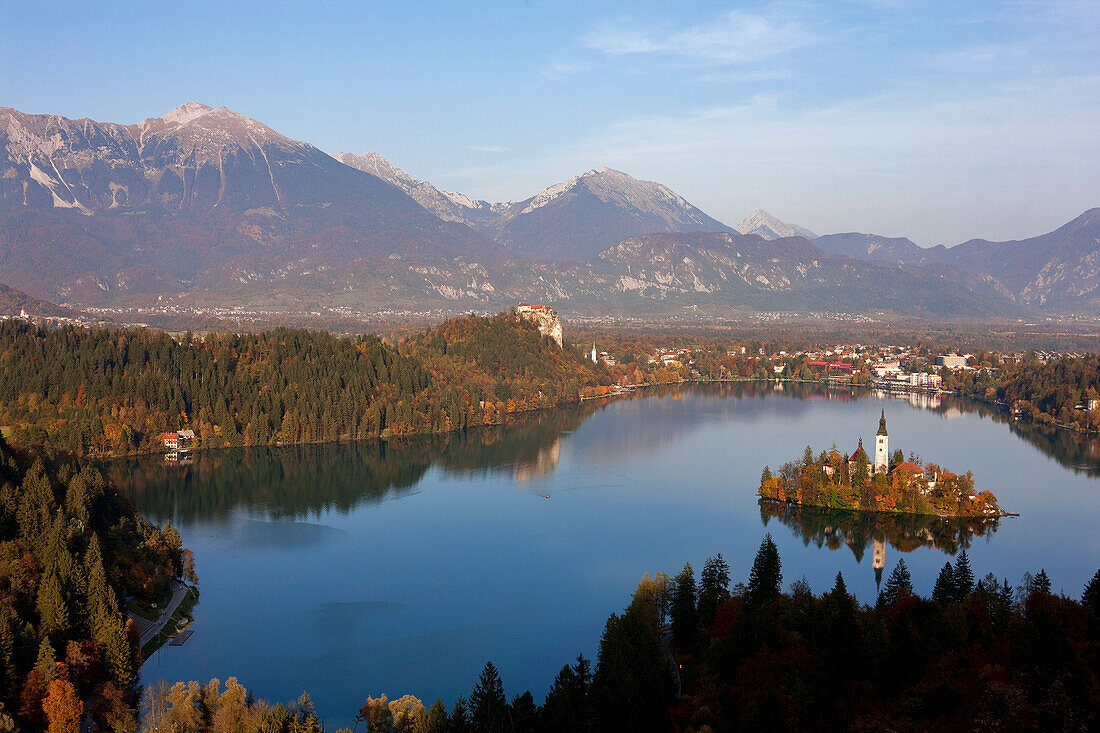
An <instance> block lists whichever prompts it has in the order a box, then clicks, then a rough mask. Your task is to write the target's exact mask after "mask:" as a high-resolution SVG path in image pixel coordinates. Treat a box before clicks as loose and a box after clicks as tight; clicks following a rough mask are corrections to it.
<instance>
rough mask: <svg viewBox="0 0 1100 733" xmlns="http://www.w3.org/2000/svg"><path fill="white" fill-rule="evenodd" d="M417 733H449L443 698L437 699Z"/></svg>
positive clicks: (418, 727)
mask: <svg viewBox="0 0 1100 733" xmlns="http://www.w3.org/2000/svg"><path fill="white" fill-rule="evenodd" d="M416 733H447V708H446V707H445V706H444V705H443V700H442V699H441V698H439V697H436V698H435V702H433V703H432V706H431V707H430V708H428V712H427V713H426V714H425V715H424V719H423V721H421V723H420V725H418V726H417V729H416Z"/></svg>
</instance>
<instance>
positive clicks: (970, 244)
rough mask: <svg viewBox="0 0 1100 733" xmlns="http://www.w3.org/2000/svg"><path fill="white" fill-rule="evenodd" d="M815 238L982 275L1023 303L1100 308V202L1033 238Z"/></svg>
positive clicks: (844, 250)
mask: <svg viewBox="0 0 1100 733" xmlns="http://www.w3.org/2000/svg"><path fill="white" fill-rule="evenodd" d="M814 243H815V244H816V245H817V246H819V247H821V249H823V250H825V251H826V252H830V253H833V254H838V255H844V256H848V257H852V258H855V259H859V260H863V261H865V262H892V263H895V264H900V265H902V266H904V267H906V268H907V269H909V270H911V271H914V272H919V273H921V274H924V275H930V276H936V277H941V278H948V279H954V280H957V281H960V282H961V281H967V282H974V281H976V280H977V281H982V282H984V283H985V285H986V286H987V287H989V288H991V289H994V290H996V291H998V292H1000V293H1002V294H1003V295H1005V296H1007V297H1009V298H1011V299H1012V300H1014V301H1016V302H1017V303H1019V304H1021V305H1026V306H1033V307H1039V308H1047V309H1056V310H1084V311H1088V312H1097V310H1098V309H1100V208H1094V209H1089V210H1088V211H1086V212H1084V213H1083V214H1081V215H1080V216H1078V217H1077V218H1075V219H1074V220H1073V221H1071V222H1069V223H1067V224H1065V225H1064V226H1061V227H1059V228H1058V229H1056V230H1054V231H1053V232H1049V233H1048V234H1043V235H1040V236H1038V237H1031V238H1030V239H1022V240H1013V241H1008V242H990V241H988V240H985V239H972V240H970V241H967V242H963V243H962V244H959V245H956V246H954V247H943V246H942V245H941V246H937V247H930V248H927V249H926V248H923V247H918V246H917V245H916V244H914V243H913V242H912V241H910V240H909V239H905V238H894V239H892V238H889V237H880V236H877V235H874V234H859V233H854V232H853V233H848V234H828V235H825V236H822V237H818V238H817V239H816V240H814Z"/></svg>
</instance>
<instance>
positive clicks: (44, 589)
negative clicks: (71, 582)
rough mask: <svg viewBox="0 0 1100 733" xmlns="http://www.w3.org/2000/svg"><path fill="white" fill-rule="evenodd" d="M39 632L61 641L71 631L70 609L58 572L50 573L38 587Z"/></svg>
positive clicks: (51, 639)
mask: <svg viewBox="0 0 1100 733" xmlns="http://www.w3.org/2000/svg"><path fill="white" fill-rule="evenodd" d="M38 618H39V633H40V634H41V635H42V636H43V637H46V638H49V639H50V641H51V642H53V643H55V644H56V643H60V642H61V640H62V639H63V638H65V636H66V635H67V633H68V631H69V609H68V608H67V607H66V605H65V597H64V595H63V594H62V592H61V581H60V579H58V577H57V573H50V574H48V575H47V576H46V579H45V581H43V583H42V585H40V586H39V588H38Z"/></svg>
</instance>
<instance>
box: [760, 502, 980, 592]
mask: <svg viewBox="0 0 1100 733" xmlns="http://www.w3.org/2000/svg"><path fill="white" fill-rule="evenodd" d="M773 518H774V519H778V520H779V521H780V522H781V523H782V524H784V525H786V526H787V527H790V528H791V529H792V530H794V532H795V534H797V535H799V536H801V537H802V542H803V543H804V544H806V545H809V544H811V543H812V544H814V545H816V546H817V547H819V548H821V547H827V548H829V549H830V550H838V549H840V548H841V547H845V546H846V547H848V549H850V550H851V551H852V554H853V555H855V558H856V562H863V555H864V553H865V552H866V551H867V547H868V546H869V545H870V546H871V548H872V559H871V565H872V567H873V568H874V570H875V577H876V579H878V578H880V576H881V572H882V568H883V566H884V565H885V562H886V545H887V544H889V545H890V546H891V547H893V548H894V549H896V550H899V551H901V552H912V551H913V550H916V549H917V548H920V547H931V548H935V549H937V550H942V551H943V552H945V553H948V554H951V555H954V554H955V553H956V552H958V551H959V550H960V549H965V548H967V547H970V542H971V539H972V538H973V537H975V536H977V537H982V536H984V535H986V534H993V533H994V532H996V531H997V527H998V526H999V520H998V519H996V518H992V519H985V518H969V517H967V518H964V517H932V516H926V515H918V514H891V513H886V512H843V511H835V510H831V509H822V508H819V507H800V506H796V505H794V504H787V503H785V502H778V501H769V500H766V499H761V500H760V519H761V520H762V521H763V522H764V525H765V526H767V524H768V522H769V521H771V520H772V519H773Z"/></svg>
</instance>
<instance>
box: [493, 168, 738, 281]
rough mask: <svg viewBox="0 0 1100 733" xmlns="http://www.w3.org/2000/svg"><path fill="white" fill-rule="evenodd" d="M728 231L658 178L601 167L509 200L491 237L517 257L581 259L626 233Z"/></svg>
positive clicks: (619, 239) (621, 237)
mask: <svg viewBox="0 0 1100 733" xmlns="http://www.w3.org/2000/svg"><path fill="white" fill-rule="evenodd" d="M728 230H729V228H728V227H727V226H726V225H725V224H723V223H722V222H720V221H717V220H715V219H712V218H711V217H709V216H707V215H706V214H705V213H703V212H702V211H700V210H699V209H697V208H696V207H694V206H692V205H691V204H690V203H688V202H687V201H686V200H685V199H684V198H683V197H682V196H680V195H678V194H676V193H674V192H672V191H671V190H669V189H668V188H666V187H665V186H662V185H661V184H659V183H654V182H652V181H640V180H638V179H636V178H632V177H631V176H628V175H627V174H626V173H622V172H620V171H616V170H612V169H610V168H601V169H600V170H598V171H596V170H591V171H588V172H587V173H584V174H582V175H579V176H575V177H573V178H570V179H569V180H568V181H564V182H562V183H558V184H555V185H553V186H550V187H549V188H545V189H543V190H542V191H540V192H539V193H538V194H536V195H535V196H532V197H531V198H529V199H526V200H525V201H519V202H517V203H515V204H512V205H511V206H509V207H508V208H507V209H505V210H504V211H503V212H502V213H501V216H500V221H499V222H498V223H497V235H496V238H497V241H499V242H500V243H501V244H502V245H504V246H505V247H506V248H507V249H508V250H509V251H510V252H511V253H513V254H514V255H516V256H517V257H524V258H527V259H537V260H574V261H584V260H587V259H589V258H591V257H594V256H595V255H597V254H599V253H600V252H602V251H603V250H605V249H607V248H608V247H610V246H611V245H613V244H615V243H617V242H620V241H622V240H623V239H625V238H627V237H635V236H638V235H641V234H651V233H655V232H690V231H708V232H718V231H728Z"/></svg>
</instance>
